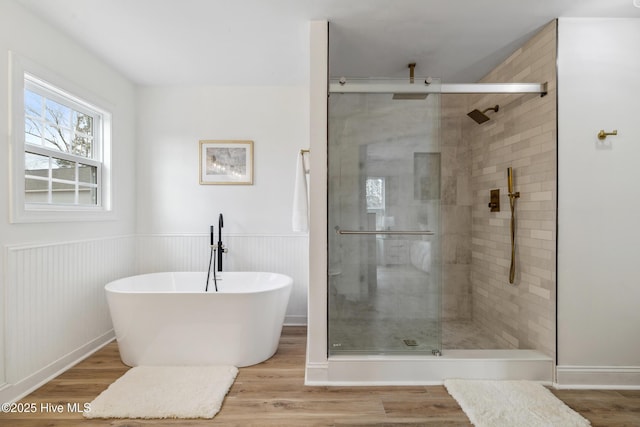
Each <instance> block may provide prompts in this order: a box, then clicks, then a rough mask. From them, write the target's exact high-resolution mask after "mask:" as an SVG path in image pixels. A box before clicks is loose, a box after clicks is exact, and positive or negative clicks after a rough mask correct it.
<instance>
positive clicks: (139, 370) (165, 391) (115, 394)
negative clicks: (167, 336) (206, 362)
mask: <svg viewBox="0 0 640 427" xmlns="http://www.w3.org/2000/svg"><path fill="white" fill-rule="evenodd" d="M237 374H238V368H236V367H235V366H138V367H135V368H132V369H130V370H128V371H127V372H126V373H125V374H124V375H123V376H121V377H120V378H118V379H117V380H116V381H115V382H114V383H113V384H111V385H110V386H109V388H107V389H106V390H105V391H103V392H102V393H100V395H99V396H98V397H96V398H95V399H94V400H93V402H91V406H90V410H88V411H85V412H84V413H83V415H84V416H85V417H86V418H213V416H214V415H215V414H217V413H218V411H219V410H220V407H221V406H222V401H223V400H224V397H225V396H226V394H227V392H228V391H229V388H230V387H231V385H232V384H233V381H234V380H235V378H236V375H237Z"/></svg>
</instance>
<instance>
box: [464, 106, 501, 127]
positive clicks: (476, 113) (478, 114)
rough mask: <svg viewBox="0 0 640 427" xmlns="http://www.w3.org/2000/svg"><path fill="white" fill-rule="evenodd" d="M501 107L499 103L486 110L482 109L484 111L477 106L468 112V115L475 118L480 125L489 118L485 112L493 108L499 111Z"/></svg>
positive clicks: (494, 110)
mask: <svg viewBox="0 0 640 427" xmlns="http://www.w3.org/2000/svg"><path fill="white" fill-rule="evenodd" d="M499 109H500V106H499V105H496V106H495V107H490V108H487V109H486V110H482V111H480V110H478V109H477V108H476V109H475V110H473V111H472V112H470V113H467V116H469V117H471V118H472V119H473V120H475V122H476V123H478V124H479V125H480V124H482V123H484V122H486V121H488V120H489V116H487V115H486V114H485V113H486V112H487V111H489V110H491V111H493V112H495V113H497V112H498V110H499Z"/></svg>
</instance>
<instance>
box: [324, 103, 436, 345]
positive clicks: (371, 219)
mask: <svg viewBox="0 0 640 427" xmlns="http://www.w3.org/2000/svg"><path fill="white" fill-rule="evenodd" d="M439 125H440V97H439V95H437V94H430V95H429V96H428V97H427V98H426V99H425V100H411V101H408V100H393V99H392V97H391V95H389V94H358V93H345V94H340V93H332V94H331V96H330V97H329V141H328V166H329V171H328V172H329V177H328V225H329V230H331V231H332V232H330V233H329V234H328V261H329V271H328V285H329V286H328V288H329V289H328V290H329V296H328V301H329V330H328V335H329V336H328V339H329V343H328V347H329V348H328V350H329V354H330V355H339V354H428V355H431V354H432V352H433V351H434V350H439V349H440V348H441V338H440V337H441V331H440V299H441V295H440V293H441V290H440V264H439V262H438V260H439V257H440V255H439V241H438V239H439V215H440V200H439V199H440V194H439V188H438V191H436V187H439V185H440V169H439V161H440V160H439V156H440V154H439V152H440V144H439ZM422 154H427V155H428V156H427V157H424V158H423V156H422ZM416 159H417V160H416ZM424 186H426V188H423V187H424ZM416 195H418V196H419V197H416ZM336 227H339V229H341V230H357V231H373V233H371V234H357V235H346V234H338V233H336V232H333V231H334V230H335V229H336ZM376 230H385V231H386V232H391V233H393V232H394V231H403V230H416V231H423V230H432V231H433V232H434V234H433V235H403V234H376V233H375V231H376Z"/></svg>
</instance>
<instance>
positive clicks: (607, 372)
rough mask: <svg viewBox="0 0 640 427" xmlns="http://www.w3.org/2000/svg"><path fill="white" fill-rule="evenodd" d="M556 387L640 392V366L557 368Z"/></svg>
mask: <svg viewBox="0 0 640 427" xmlns="http://www.w3.org/2000/svg"><path fill="white" fill-rule="evenodd" d="M554 387H556V388H558V389H609V390H612V389H618V390H622V389H629V390H640V366H557V367H556V383H555V384H554Z"/></svg>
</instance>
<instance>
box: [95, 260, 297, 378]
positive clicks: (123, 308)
mask: <svg viewBox="0 0 640 427" xmlns="http://www.w3.org/2000/svg"><path fill="white" fill-rule="evenodd" d="M206 276H207V275H206V273H199V272H198V273H192V272H180V273H153V274H142V275H139V276H132V277H127V278H124V279H120V280H116V281H113V282H111V283H109V284H107V285H106V286H105V291H106V293H107V303H108V305H109V311H110V313H111V319H112V320H113V328H114V331H115V334H116V339H117V341H118V347H119V350H120V357H121V358H122V361H123V362H124V363H125V364H126V365H129V366H140V365H166V366H171V365H189V366H193V365H214V364H226V365H233V366H237V367H242V366H249V365H254V364H256V363H260V362H262V361H265V360H267V359H268V358H270V357H271V356H273V354H274V353H275V352H276V350H277V349H278V342H279V339H280V333H281V332H282V324H283V322H284V316H285V312H286V309H287V304H288V302H289V295H290V293H291V286H292V279H291V278H290V277H288V276H285V275H282V274H275V273H256V272H226V271H225V272H222V273H216V276H217V278H218V292H216V291H215V290H214V284H213V279H211V280H210V282H209V290H208V292H206V293H205V291H204V289H205V282H206Z"/></svg>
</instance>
